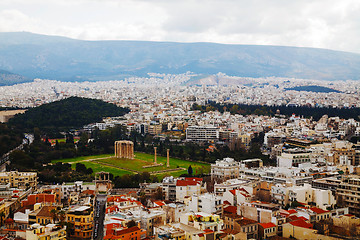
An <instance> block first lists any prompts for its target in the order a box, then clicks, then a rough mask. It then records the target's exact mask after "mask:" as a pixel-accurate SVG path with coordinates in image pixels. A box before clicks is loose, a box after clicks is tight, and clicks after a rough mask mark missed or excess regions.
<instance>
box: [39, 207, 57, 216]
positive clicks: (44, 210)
mask: <svg viewBox="0 0 360 240" xmlns="http://www.w3.org/2000/svg"><path fill="white" fill-rule="evenodd" d="M55 208H56V207H54V206H43V207H42V208H41V210H40V211H39V212H38V213H37V214H36V216H39V217H48V218H52V215H51V213H50V211H51V210H52V209H55Z"/></svg>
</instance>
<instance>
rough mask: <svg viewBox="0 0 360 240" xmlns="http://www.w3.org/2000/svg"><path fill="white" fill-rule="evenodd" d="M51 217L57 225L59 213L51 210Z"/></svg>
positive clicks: (54, 209)
mask: <svg viewBox="0 0 360 240" xmlns="http://www.w3.org/2000/svg"><path fill="white" fill-rule="evenodd" d="M50 215H51V217H52V220H53V223H56V222H57V221H58V220H59V211H58V210H57V209H56V208H53V209H51V210H50Z"/></svg>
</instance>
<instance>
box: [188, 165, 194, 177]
mask: <svg viewBox="0 0 360 240" xmlns="http://www.w3.org/2000/svg"><path fill="white" fill-rule="evenodd" d="M188 174H189V175H192V174H193V169H192V167H191V165H190V166H189V168H188Z"/></svg>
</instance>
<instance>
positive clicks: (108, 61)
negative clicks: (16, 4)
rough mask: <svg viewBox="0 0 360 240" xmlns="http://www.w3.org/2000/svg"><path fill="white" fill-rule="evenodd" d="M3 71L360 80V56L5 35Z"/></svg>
mask: <svg viewBox="0 0 360 240" xmlns="http://www.w3.org/2000/svg"><path fill="white" fill-rule="evenodd" d="M0 69H2V70H5V71H8V72H11V73H14V74H15V73H16V74H19V75H22V76H24V78H23V81H31V80H32V79H34V78H43V79H56V80H61V81H85V80H86V81H97V80H121V79H123V78H124V77H129V76H146V75H147V73H149V72H155V73H171V74H178V73H184V72H187V71H191V72H194V73H198V74H216V73H219V72H222V73H225V74H227V75H231V76H240V77H270V76H274V77H289V78H303V79H319V80H347V79H353V80H358V79H360V54H356V53H349V52H341V51H333V50H327V49H316V48H303V47H285V46H262V45H234V44H232V45H231V44H217V43H178V42H150V41H121V40H116V41H84V40H75V39H70V38H65V37H58V36H47V35H40V34H33V33H28V32H12V33H0ZM19 75H18V76H19ZM18 82H19V81H17V80H16V81H14V82H13V83H18ZM6 84H11V82H9V81H8V82H7V83H6Z"/></svg>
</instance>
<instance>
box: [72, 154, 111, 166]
mask: <svg viewBox="0 0 360 240" xmlns="http://www.w3.org/2000/svg"><path fill="white" fill-rule="evenodd" d="M112 157H113V156H110V157H103V158H90V159H84V160H80V161H75V162H66V163H69V164H73V163H80V162H90V161H94V160H99V159H108V158H112Z"/></svg>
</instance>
